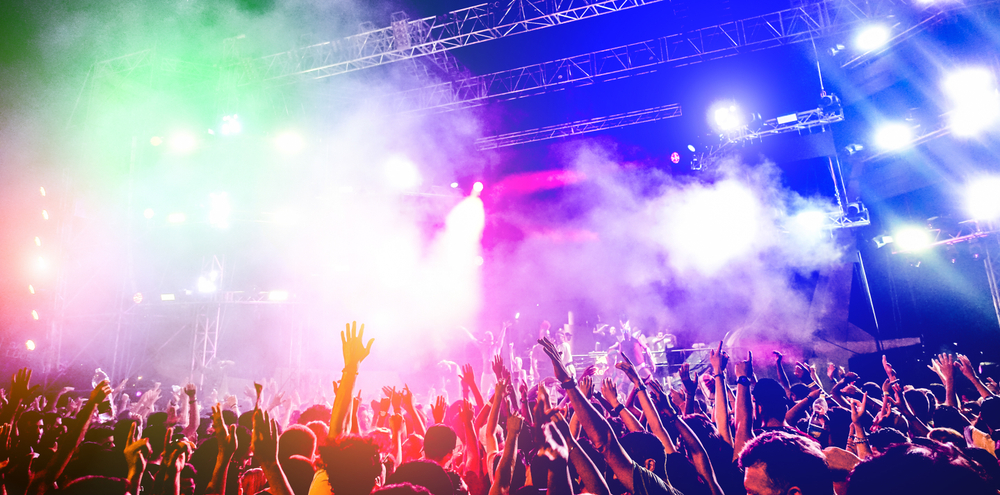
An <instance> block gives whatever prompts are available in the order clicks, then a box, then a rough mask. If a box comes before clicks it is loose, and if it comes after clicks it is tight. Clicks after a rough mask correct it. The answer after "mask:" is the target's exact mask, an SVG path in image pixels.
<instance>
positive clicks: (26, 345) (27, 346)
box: [24, 339, 35, 351]
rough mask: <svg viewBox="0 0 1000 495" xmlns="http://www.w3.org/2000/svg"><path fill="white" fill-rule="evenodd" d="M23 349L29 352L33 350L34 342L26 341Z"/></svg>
mask: <svg viewBox="0 0 1000 495" xmlns="http://www.w3.org/2000/svg"><path fill="white" fill-rule="evenodd" d="M24 348H25V349H27V350H29V351H33V350H35V341H34V340H31V339H28V341H27V342H25V343H24Z"/></svg>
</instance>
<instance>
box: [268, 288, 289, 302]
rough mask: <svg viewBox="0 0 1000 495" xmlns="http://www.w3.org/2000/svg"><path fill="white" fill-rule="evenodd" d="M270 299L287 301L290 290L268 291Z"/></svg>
mask: <svg viewBox="0 0 1000 495" xmlns="http://www.w3.org/2000/svg"><path fill="white" fill-rule="evenodd" d="M267 300H268V301H287V300H288V291H287V290H272V291H271V292H268V293H267Z"/></svg>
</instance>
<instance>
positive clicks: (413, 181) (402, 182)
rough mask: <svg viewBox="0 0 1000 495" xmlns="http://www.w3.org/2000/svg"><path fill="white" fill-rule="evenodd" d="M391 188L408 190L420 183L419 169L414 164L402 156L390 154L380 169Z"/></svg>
mask: <svg viewBox="0 0 1000 495" xmlns="http://www.w3.org/2000/svg"><path fill="white" fill-rule="evenodd" d="M382 171H383V173H384V175H385V178H386V180H388V181H389V185H390V186H392V188H393V189H398V190H403V191H405V190H408V189H413V188H415V187H417V186H419V185H420V181H421V179H420V171H419V170H417V166H416V164H414V163H413V162H412V161H410V160H409V159H407V158H406V157H402V156H392V157H390V158H389V159H388V160H386V162H385V165H384V166H383V169H382Z"/></svg>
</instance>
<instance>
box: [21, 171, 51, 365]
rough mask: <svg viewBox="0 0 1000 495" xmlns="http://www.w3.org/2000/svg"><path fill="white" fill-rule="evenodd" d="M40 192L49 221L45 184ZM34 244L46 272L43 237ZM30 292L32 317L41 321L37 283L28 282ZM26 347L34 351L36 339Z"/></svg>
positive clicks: (44, 218) (47, 265)
mask: <svg viewBox="0 0 1000 495" xmlns="http://www.w3.org/2000/svg"><path fill="white" fill-rule="evenodd" d="M38 194H39V195H41V197H42V198H43V199H42V202H43V204H42V212H41V217H42V222H48V221H49V219H50V218H51V216H50V214H49V210H48V207H47V205H45V204H44V203H46V202H47V201H46V199H47V198H48V192H47V191H46V190H45V186H39V187H38ZM34 244H35V249H36V253H37V262H36V263H37V268H38V271H40V272H44V271H46V270H47V269H48V267H49V264H48V262H47V261H46V260H45V257H44V256H43V255H42V237H41V236H40V235H36V236H35V239H34ZM39 288H41V287H39ZM28 294H30V295H31V296H32V306H33V309H32V310H31V319H32V320H33V321H39V320H41V318H42V315H41V314H39V310H38V308H39V307H40V306H39V303H38V302H37V298H38V296H39V295H38V291H37V290H36V288H35V283H29V284H28ZM24 347H25V349H27V350H28V351H34V350H35V348H36V344H35V341H34V340H32V339H28V340H27V341H25V343H24Z"/></svg>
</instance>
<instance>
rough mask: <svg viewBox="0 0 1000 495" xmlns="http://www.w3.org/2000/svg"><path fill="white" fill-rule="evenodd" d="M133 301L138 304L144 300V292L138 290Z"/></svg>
mask: <svg viewBox="0 0 1000 495" xmlns="http://www.w3.org/2000/svg"><path fill="white" fill-rule="evenodd" d="M132 302H134V303H136V304H139V303H141V302H142V292H136V293H135V295H133V296H132Z"/></svg>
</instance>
